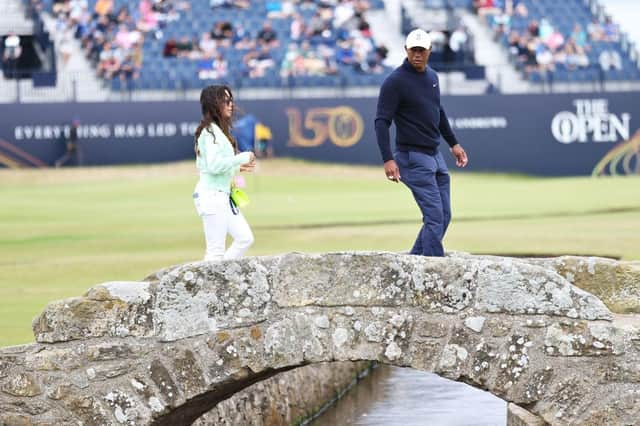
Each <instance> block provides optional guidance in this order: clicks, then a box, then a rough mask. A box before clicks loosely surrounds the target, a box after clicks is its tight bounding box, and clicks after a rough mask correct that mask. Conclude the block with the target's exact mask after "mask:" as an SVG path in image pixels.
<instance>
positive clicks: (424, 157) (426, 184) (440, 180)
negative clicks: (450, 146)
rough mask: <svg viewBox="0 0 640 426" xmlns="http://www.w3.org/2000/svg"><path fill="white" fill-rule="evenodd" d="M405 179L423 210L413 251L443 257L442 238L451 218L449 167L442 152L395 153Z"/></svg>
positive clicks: (402, 176) (401, 174)
mask: <svg viewBox="0 0 640 426" xmlns="http://www.w3.org/2000/svg"><path fill="white" fill-rule="evenodd" d="M395 157H396V163H397V164H398V168H399V169H400V178H401V179H402V182H403V183H404V184H405V185H407V187H409V189H410V190H411V193H412V194H413V198H415V200H416V203H417V204H418V207H419V208H420V211H421V212H422V228H421V229H420V232H419V233H418V237H417V238H416V242H415V243H414V244H413V248H412V249H411V254H418V255H423V256H444V248H443V247H442V239H443V238H444V234H445V232H447V227H448V226H449V222H450V221H451V197H450V179H449V170H448V169H447V165H446V164H445V162H444V158H443V157H442V154H441V153H440V152H439V151H438V152H437V153H436V154H435V155H429V154H424V153H422V152H416V151H409V152H400V151H398V152H396V155H395Z"/></svg>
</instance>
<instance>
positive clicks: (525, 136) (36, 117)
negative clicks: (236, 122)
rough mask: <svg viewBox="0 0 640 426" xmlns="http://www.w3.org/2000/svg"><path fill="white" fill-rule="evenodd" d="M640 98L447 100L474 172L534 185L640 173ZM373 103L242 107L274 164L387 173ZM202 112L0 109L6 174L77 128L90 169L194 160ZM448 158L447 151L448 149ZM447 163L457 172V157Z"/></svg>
mask: <svg viewBox="0 0 640 426" xmlns="http://www.w3.org/2000/svg"><path fill="white" fill-rule="evenodd" d="M637 99H640V92H635V93H584V94H558V95H486V96H449V97H446V96H445V97H443V98H442V103H443V105H444V107H445V109H446V111H447V114H448V115H449V119H450V121H451V124H452V126H453V128H454V131H455V132H456V134H457V135H458V139H459V140H460V142H461V143H462V145H463V146H464V147H465V149H466V151H467V153H468V154H469V158H470V162H469V166H468V168H467V170H470V171H491V172H516V173H526V174H534V175H547V176H562V175H590V174H596V175H598V174H637V173H639V172H640V161H639V158H640V132H638V129H639V127H640V103H639V102H638V101H637ZM376 102H377V100H376V99H375V98H367V99H364V98H363V99H353V98H344V99H293V100H291V99H287V100H284V99H281V100H252V101H244V102H243V101H240V102H239V106H240V107H241V108H242V110H243V111H244V113H246V114H251V115H253V116H254V117H255V118H256V120H257V121H258V122H260V123H262V124H264V125H266V126H268V127H269V128H270V130H271V134H272V136H273V138H272V141H271V144H272V148H273V151H274V154H275V155H276V156H286V157H295V158H303V159H308V160H315V161H328V162H340V163H350V164H374V165H380V164H381V160H380V154H379V152H378V147H377V144H376V140H375V132H374V127H373V121H374V117H375V110H376ZM199 110H200V108H199V105H198V103H197V102H186V101H178V102H124V103H82V104H79V103H66V104H19V105H0V165H3V166H5V167H25V166H32V167H47V166H52V165H53V164H54V163H55V161H56V159H58V158H60V157H61V156H62V155H63V154H64V153H65V151H66V140H67V139H68V136H69V129H70V126H71V122H72V121H73V120H77V121H78V122H79V127H78V146H79V151H80V152H81V157H80V158H71V159H70V163H69V164H72V163H73V162H76V161H78V160H80V161H82V163H83V164H84V165H102V164H125V163H154V162H166V161H175V160H184V159H189V158H193V155H194V154H193V133H194V131H195V128H196V127H197V125H198V121H199V118H200V117H199V115H200V112H199ZM442 149H443V151H444V150H446V144H444V143H443V144H442ZM445 157H446V158H447V160H448V161H449V162H450V166H452V167H453V164H452V157H451V155H449V154H448V153H447V154H445Z"/></svg>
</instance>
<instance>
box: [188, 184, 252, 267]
mask: <svg viewBox="0 0 640 426" xmlns="http://www.w3.org/2000/svg"><path fill="white" fill-rule="evenodd" d="M194 197H195V198H194V201H195V204H196V210H197V211H198V214H199V215H200V216H201V217H202V222H203V224H204V238H205V240H206V243H207V249H206V252H205V256H204V260H221V259H237V258H239V257H242V255H243V254H244V253H245V252H246V251H247V249H248V248H249V247H250V246H251V244H253V233H252V232H251V228H250V227H249V224H248V223H247V221H246V220H245V218H244V216H243V215H242V213H241V212H240V211H239V210H236V212H237V214H234V212H233V211H232V210H231V204H229V194H227V193H224V192H221V191H216V192H208V191H198V192H196V194H194ZM227 234H229V235H231V237H232V238H233V243H232V244H231V246H230V247H229V249H228V250H226V251H225V242H226V239H227Z"/></svg>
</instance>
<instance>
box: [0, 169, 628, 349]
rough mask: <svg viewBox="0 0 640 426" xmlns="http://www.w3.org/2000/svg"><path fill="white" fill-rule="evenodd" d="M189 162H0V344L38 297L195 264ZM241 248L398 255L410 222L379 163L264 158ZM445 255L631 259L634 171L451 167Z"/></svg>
mask: <svg viewBox="0 0 640 426" xmlns="http://www.w3.org/2000/svg"><path fill="white" fill-rule="evenodd" d="M196 180H197V175H196V172H195V170H194V167H193V164H192V163H191V162H186V163H179V164H170V165H155V166H139V167H109V168H84V169H64V170H17V171H16V170H0V194H1V196H2V209H0V346H7V345H13V344H20V343H26V342H29V341H32V340H33V337H32V334H31V320H32V319H33V318H34V317H35V316H36V315H37V314H38V313H39V312H40V311H41V310H42V309H43V308H44V306H45V305H46V303H47V302H49V301H52V300H55V299H61V298H65V297H71V296H79V295H82V294H83V293H84V292H85V290H86V289H87V288H89V287H91V286H93V285H95V284H98V283H101V282H105V281H120V280H140V279H142V278H143V277H144V276H146V275H147V274H149V273H151V272H153V271H155V270H158V269H160V268H162V267H165V266H169V265H174V264H179V263H182V262H186V261H192V260H197V259H200V258H201V257H202V255H203V250H204V241H203V236H202V229H201V222H200V219H199V218H198V217H197V216H196V213H195V209H194V208H193V203H192V199H191V193H192V190H193V187H194V185H195V182H196ZM247 184H248V192H249V194H250V196H251V205H250V206H249V207H247V208H246V209H245V214H246V216H247V217H248V219H249V222H250V223H251V225H252V227H253V230H254V233H255V236H256V243H255V246H254V247H253V248H252V250H251V251H250V253H249V254H250V255H264V254H276V253H283V252H289V251H299V252H324V251H342V250H389V251H401V250H407V249H408V248H409V247H410V246H411V244H412V243H413V240H414V238H415V234H416V233H417V231H418V228H419V226H420V217H419V212H418V210H417V208H416V206H415V204H414V202H413V199H412V198H411V196H410V194H409V192H408V190H407V189H406V188H405V187H404V186H403V185H397V184H393V183H389V182H387V181H386V179H385V177H384V174H383V172H382V168H381V167H346V166H336V165H319V164H312V163H304V162H299V161H290V160H274V161H263V162H261V163H260V164H259V169H258V170H257V171H256V173H255V175H253V176H248V177H247ZM452 196H453V210H454V219H453V222H452V224H451V227H450V228H449V232H448V234H447V237H446V241H445V243H446V247H447V249H449V250H461V251H467V252H471V253H493V254H513V255H518V254H540V255H556V254H592V255H602V256H616V257H622V258H624V259H640V177H628V178H600V179H592V178H558V179H542V178H530V177H522V176H512V175H480V174H468V173H458V174H454V175H453V189H452Z"/></svg>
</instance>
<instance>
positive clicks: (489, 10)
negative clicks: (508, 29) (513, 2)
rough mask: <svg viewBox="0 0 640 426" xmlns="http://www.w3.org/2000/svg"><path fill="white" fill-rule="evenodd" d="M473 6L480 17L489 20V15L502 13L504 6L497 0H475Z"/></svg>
mask: <svg viewBox="0 0 640 426" xmlns="http://www.w3.org/2000/svg"><path fill="white" fill-rule="evenodd" d="M473 8H474V9H475V11H476V13H477V14H478V16H479V17H480V19H482V20H484V21H485V22H486V21H487V18H486V17H487V16H490V15H491V16H493V15H497V14H499V13H502V8H501V7H500V5H499V4H498V2H497V1H496V0H473Z"/></svg>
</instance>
